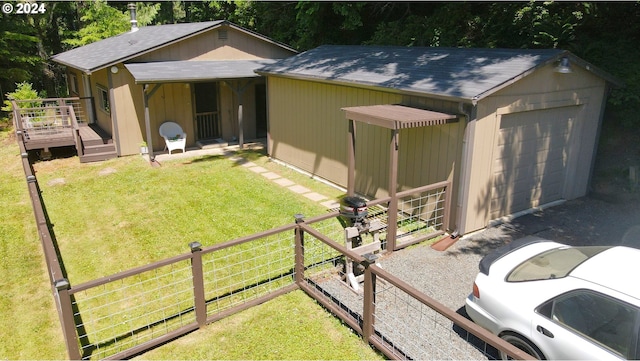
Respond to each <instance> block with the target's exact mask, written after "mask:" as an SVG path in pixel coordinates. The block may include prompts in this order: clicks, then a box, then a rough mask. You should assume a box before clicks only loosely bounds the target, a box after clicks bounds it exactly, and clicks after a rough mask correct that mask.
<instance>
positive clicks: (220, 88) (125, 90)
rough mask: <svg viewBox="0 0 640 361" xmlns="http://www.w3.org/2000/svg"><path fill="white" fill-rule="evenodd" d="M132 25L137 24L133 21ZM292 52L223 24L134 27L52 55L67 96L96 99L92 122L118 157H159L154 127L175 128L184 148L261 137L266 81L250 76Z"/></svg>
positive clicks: (159, 142)
mask: <svg viewBox="0 0 640 361" xmlns="http://www.w3.org/2000/svg"><path fill="white" fill-rule="evenodd" d="M132 24H135V22H134V21H132ZM296 53H297V52H296V51H295V50H294V49H292V48H290V47H288V46H286V45H284V44H281V43H278V42H276V41H274V40H271V39H269V38H267V37H265V36H262V35H260V34H257V33H255V32H252V31H250V30H247V29H244V28H242V27H240V26H237V25H235V24H232V23H230V22H228V21H209V22H201V23H185V24H169V25H158V26H145V27H140V28H138V27H137V26H132V29H131V31H129V32H127V33H124V34H120V35H118V36H114V37H111V38H108V39H104V40H101V41H98V42H95V43H92V44H88V45H85V46H82V47H79V48H76V49H72V50H69V51H66V52H64V53H60V54H57V55H55V56H53V60H54V61H56V62H58V63H60V64H63V65H65V66H66V69H67V79H68V86H69V90H70V93H71V95H72V96H78V97H81V98H86V97H89V98H92V99H94V104H95V109H87V110H86V111H85V113H87V114H90V115H92V118H91V119H89V121H90V122H92V123H95V124H96V125H98V126H99V127H100V128H102V129H103V130H104V131H106V132H107V133H108V134H109V135H110V136H111V137H113V142H114V144H115V147H116V151H117V155H119V156H124V155H130V154H137V153H139V151H140V144H141V143H142V142H143V141H144V142H146V143H147V144H148V146H149V148H150V151H151V154H150V155H151V156H152V157H153V150H156V151H161V150H162V149H163V148H164V146H165V143H164V139H163V138H162V137H161V136H160V134H159V133H158V128H159V127H160V125H161V124H162V123H163V122H165V121H173V122H176V123H178V124H179V125H180V126H181V127H182V129H183V130H184V131H185V132H186V134H187V147H193V146H197V145H199V146H201V147H202V146H205V145H207V144H210V143H211V142H221V141H239V142H240V144H242V141H243V139H245V138H246V139H255V138H260V137H264V136H265V135H266V90H265V89H266V88H265V80H264V78H262V77H260V76H259V75H258V74H256V73H255V72H254V71H253V70H254V69H256V68H258V67H261V66H263V65H265V64H268V63H269V62H273V61H274V59H281V58H286V57H289V56H291V55H293V54H296Z"/></svg>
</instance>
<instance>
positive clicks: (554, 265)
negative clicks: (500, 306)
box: [507, 246, 609, 282]
mask: <svg viewBox="0 0 640 361" xmlns="http://www.w3.org/2000/svg"><path fill="white" fill-rule="evenodd" d="M607 248H609V247H602V246H590V247H562V248H555V249H551V250H548V251H546V252H542V253H540V254H537V255H535V256H533V257H531V258H529V259H528V260H526V261H524V262H522V263H521V264H519V265H518V266H517V267H516V268H514V269H513V270H512V271H511V273H509V275H508V276H507V282H523V281H537V280H548V279H554V278H562V277H566V276H567V275H568V274H569V273H570V272H571V271H572V270H573V269H574V268H576V267H578V266H579V265H580V264H581V263H582V262H584V261H586V260H588V259H589V258H591V257H593V256H595V255H596V254H598V253H600V252H602V251H604V250H605V249H607Z"/></svg>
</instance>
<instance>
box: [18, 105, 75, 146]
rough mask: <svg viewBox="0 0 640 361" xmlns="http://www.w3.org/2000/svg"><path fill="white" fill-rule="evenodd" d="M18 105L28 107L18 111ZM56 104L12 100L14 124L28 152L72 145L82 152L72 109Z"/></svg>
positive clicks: (19, 108)
mask: <svg viewBox="0 0 640 361" xmlns="http://www.w3.org/2000/svg"><path fill="white" fill-rule="evenodd" d="M19 103H22V104H23V105H24V104H27V105H29V106H30V107H29V108H25V107H20V106H19ZM58 103H59V102H58V100H55V102H54V101H52V102H47V99H44V100H37V101H28V102H26V101H16V100H12V101H11V104H12V107H13V122H14V127H15V129H16V131H17V132H20V133H21V135H22V141H23V143H24V145H25V147H26V149H27V150H31V149H39V148H42V149H45V151H47V150H48V148H49V147H58V146H66V145H75V146H76V149H80V150H81V149H82V146H81V139H80V136H79V124H78V120H77V118H76V114H75V110H74V107H73V105H71V104H70V105H55V104H58Z"/></svg>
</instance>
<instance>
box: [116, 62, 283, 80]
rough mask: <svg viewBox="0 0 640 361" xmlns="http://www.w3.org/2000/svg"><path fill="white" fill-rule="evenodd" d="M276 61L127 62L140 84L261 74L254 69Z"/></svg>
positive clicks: (256, 75) (126, 65) (235, 77)
mask: <svg viewBox="0 0 640 361" xmlns="http://www.w3.org/2000/svg"><path fill="white" fill-rule="evenodd" d="M274 62H275V60H272V59H260V60H211V61H163V62H152V63H128V64H125V65H124V66H125V67H126V68H127V70H129V72H131V75H133V78H134V79H135V80H136V83H138V84H140V83H169V82H185V81H199V80H214V79H215V80H221V79H237V78H255V77H258V76H259V75H258V74H256V73H255V72H254V70H255V69H257V68H260V67H262V66H264V65H267V64H271V63H274Z"/></svg>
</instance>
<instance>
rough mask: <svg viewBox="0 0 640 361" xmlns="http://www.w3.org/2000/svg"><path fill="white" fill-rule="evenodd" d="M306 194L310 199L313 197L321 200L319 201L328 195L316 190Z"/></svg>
mask: <svg viewBox="0 0 640 361" xmlns="http://www.w3.org/2000/svg"><path fill="white" fill-rule="evenodd" d="M304 196H305V197H307V198H309V199H311V200H312V201H314V202H319V201H321V200H323V199H327V197H325V196H323V195H322V194H320V193H316V192H311V193H306V194H305V195H304Z"/></svg>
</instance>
